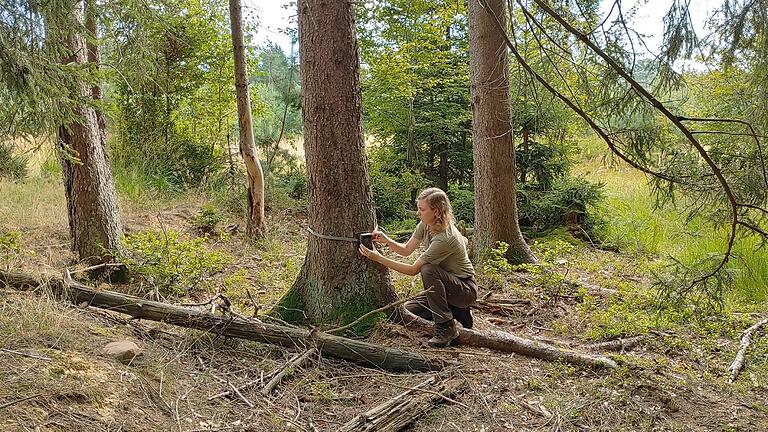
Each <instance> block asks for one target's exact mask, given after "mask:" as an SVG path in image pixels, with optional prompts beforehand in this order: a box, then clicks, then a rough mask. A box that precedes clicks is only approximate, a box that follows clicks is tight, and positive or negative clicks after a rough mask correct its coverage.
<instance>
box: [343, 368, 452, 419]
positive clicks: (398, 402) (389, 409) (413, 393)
mask: <svg viewBox="0 0 768 432" xmlns="http://www.w3.org/2000/svg"><path fill="white" fill-rule="evenodd" d="M436 381H437V378H436V377H432V378H430V379H428V380H426V381H424V382H422V383H420V384H419V385H417V386H415V387H412V388H410V389H408V390H406V391H405V392H403V393H400V394H398V395H397V396H395V397H393V398H392V399H390V400H388V401H386V402H384V403H382V404H380V405H377V406H375V407H373V408H371V409H370V410H368V411H366V412H364V413H362V414H360V415H358V416H356V417H354V418H353V419H352V420H350V421H348V422H347V423H345V424H344V425H343V426H341V427H340V428H339V429H338V431H339V432H352V431H355V432H364V431H377V432H396V431H399V430H401V429H402V428H404V427H405V426H407V425H408V424H410V423H412V422H413V421H414V420H416V419H417V418H419V417H420V416H422V415H424V414H425V413H426V412H427V411H429V410H430V409H431V408H433V407H434V406H435V405H436V404H438V403H439V402H441V401H443V400H451V399H449V396H452V395H454V394H456V393H457V392H458V391H459V389H460V388H461V387H462V386H463V385H464V384H465V382H464V381H457V380H445V381H443V382H440V383H436ZM454 402H455V401H454Z"/></svg>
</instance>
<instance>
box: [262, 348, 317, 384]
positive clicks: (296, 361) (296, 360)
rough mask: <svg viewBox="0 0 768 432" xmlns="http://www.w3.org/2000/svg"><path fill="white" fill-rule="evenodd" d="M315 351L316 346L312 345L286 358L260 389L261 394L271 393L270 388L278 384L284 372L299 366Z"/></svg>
mask: <svg viewBox="0 0 768 432" xmlns="http://www.w3.org/2000/svg"><path fill="white" fill-rule="evenodd" d="M315 352H317V348H315V347H312V348H309V349H308V350H306V351H304V352H303V353H301V354H297V355H295V356H294V357H293V358H292V359H290V360H288V362H287V363H286V364H284V365H283V366H282V367H281V368H280V370H279V371H278V372H277V373H276V374H275V376H274V377H273V378H272V379H271V380H269V382H268V383H267V385H265V386H264V388H263V389H261V394H263V395H264V396H267V395H269V394H270V393H272V390H274V389H275V387H277V385H278V384H280V381H281V380H282V379H283V377H284V376H285V374H286V373H288V370H290V369H291V368H294V367H298V366H301V364H303V363H304V362H305V361H306V360H307V359H308V358H309V357H310V356H311V355H312V354H313V353H315Z"/></svg>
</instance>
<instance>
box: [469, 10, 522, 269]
mask: <svg viewBox="0 0 768 432" xmlns="http://www.w3.org/2000/svg"><path fill="white" fill-rule="evenodd" d="M495 19H498V20H499V21H500V22H501V23H502V26H506V24H505V22H506V18H505V15H504V1H503V0H470V1H469V64H470V84H471V87H470V90H471V98H472V137H473V152H472V154H473V156H474V171H475V234H474V240H475V246H476V247H475V251H476V252H478V253H482V251H483V250H485V249H487V248H493V247H495V246H496V242H505V243H507V244H509V254H508V258H509V259H510V260H512V261H513V262H535V261H536V258H535V257H534V255H533V253H532V252H531V249H530V248H529V247H528V245H527V244H526V243H525V239H524V238H523V235H522V233H521V232H520V225H519V223H518V220H517V203H516V195H517V190H516V185H515V178H516V176H515V147H514V142H513V137H512V126H511V121H510V119H511V113H510V106H509V76H508V69H507V51H506V45H505V41H504V36H503V35H502V34H501V33H500V32H499V31H498V30H497V29H496V28H495V27H494V22H493V20H495Z"/></svg>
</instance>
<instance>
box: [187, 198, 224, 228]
mask: <svg viewBox="0 0 768 432" xmlns="http://www.w3.org/2000/svg"><path fill="white" fill-rule="evenodd" d="M223 220H224V216H223V215H222V214H221V213H220V212H219V210H218V209H216V207H214V206H212V205H210V204H206V205H204V206H202V207H201V208H200V210H199V211H198V212H197V214H196V215H195V217H194V218H193V219H192V224H193V225H194V226H195V228H197V230H198V231H200V232H202V233H206V234H207V233H212V232H214V231H216V226H217V225H218V224H219V223H220V222H221V221H223Z"/></svg>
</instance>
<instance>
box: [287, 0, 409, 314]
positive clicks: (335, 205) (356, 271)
mask: <svg viewBox="0 0 768 432" xmlns="http://www.w3.org/2000/svg"><path fill="white" fill-rule="evenodd" d="M298 11H299V43H300V58H301V88H302V112H303V119H304V152H305V154H306V159H307V172H308V183H309V217H308V219H309V220H308V223H309V226H310V227H311V228H312V229H313V230H314V231H315V232H316V233H319V234H322V235H331V236H339V237H353V236H355V235H356V234H357V233H360V232H367V231H371V230H372V229H373V228H374V227H375V225H376V220H375V217H376V216H375V213H374V208H373V200H372V195H371V188H370V183H369V178H368V168H367V165H366V157H365V144H364V141H363V131H362V123H361V115H362V113H361V99H360V81H359V77H358V54H357V41H356V39H355V33H354V17H353V11H352V3H350V2H341V1H331V2H329V1H323V0H300V1H299V2H298ZM395 297H396V296H395V293H394V290H393V288H392V284H391V281H390V278H389V274H388V272H386V271H385V270H384V269H383V268H382V267H380V266H378V265H377V264H374V263H373V262H371V261H369V260H367V259H365V258H363V257H361V256H360V254H359V253H358V251H357V247H356V245H355V243H354V242H347V241H334V240H327V239H323V238H320V237H316V236H314V235H311V236H310V237H309V240H308V245H307V256H306V259H305V261H304V266H303V267H302V269H301V273H300V274H299V277H298V278H297V280H296V282H295V283H294V285H293V287H292V288H291V289H290V291H289V292H288V293H287V294H286V295H285V296H284V297H283V299H282V300H281V302H280V304H279V305H278V307H277V312H279V313H280V314H281V315H282V316H283V317H284V318H285V319H288V320H301V319H304V318H306V319H309V320H311V321H315V322H319V321H336V320H339V321H351V320H352V319H354V318H357V317H358V316H360V315H362V314H363V313H364V312H367V311H369V310H371V309H373V308H374V307H376V306H380V305H383V304H386V303H389V302H390V301H392V300H394V299H395ZM304 315H306V317H305V316H304Z"/></svg>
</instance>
